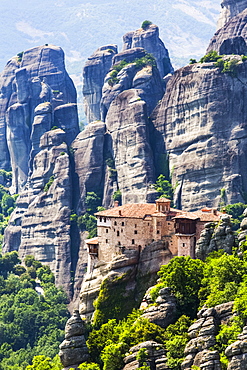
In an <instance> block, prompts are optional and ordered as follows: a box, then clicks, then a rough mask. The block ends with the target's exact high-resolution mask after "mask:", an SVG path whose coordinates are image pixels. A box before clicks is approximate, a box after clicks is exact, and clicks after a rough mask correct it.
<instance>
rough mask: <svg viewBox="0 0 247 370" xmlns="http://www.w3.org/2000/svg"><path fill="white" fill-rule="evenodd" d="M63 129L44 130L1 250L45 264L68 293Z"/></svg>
mask: <svg viewBox="0 0 247 370" xmlns="http://www.w3.org/2000/svg"><path fill="white" fill-rule="evenodd" d="M65 136H66V134H65V132H64V131H62V130H61V129H57V130H53V131H48V132H46V133H45V134H44V135H43V136H42V137H41V140H40V148H41V150H40V152H39V153H38V154H37V155H36V156H35V158H34V163H33V173H32V175H31V177H30V178H29V182H28V186H27V187H26V189H25V191H23V192H22V193H21V195H20V197H19V198H18V201H17V207H16V209H15V211H14V212H13V213H12V215H11V218H10V222H9V226H8V227H7V229H6V230H5V240H4V247H3V252H9V251H12V250H18V251H19V255H20V258H21V259H24V258H25V256H27V255H33V256H34V257H35V258H36V259H37V260H39V261H41V262H42V263H44V264H48V265H49V266H50V268H51V270H52V272H53V273H54V275H55V283H56V284H57V285H58V286H63V287H64V288H65V290H66V291H67V293H68V295H69V296H71V293H72V289H71V288H72V287H71V243H70V214H71V208H72V207H71V205H72V196H71V192H72V189H71V168H70V163H69V155H68V148H67V145H66V143H65V142H64V141H65Z"/></svg>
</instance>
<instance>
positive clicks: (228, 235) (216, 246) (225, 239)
mask: <svg viewBox="0 0 247 370" xmlns="http://www.w3.org/2000/svg"><path fill="white" fill-rule="evenodd" d="M234 246H235V236H234V234H233V231H232V225H231V217H230V216H229V215H223V216H221V221H220V223H219V225H217V226H216V225H215V224H212V223H208V224H206V225H205V229H204V230H203V231H202V233H201V236H200V239H199V240H198V241H197V245H196V258H200V259H202V260H205V258H206V257H207V256H208V254H209V253H211V252H214V251H218V250H220V249H223V250H224V251H225V252H226V253H228V254H231V253H232V248H233V247H234Z"/></svg>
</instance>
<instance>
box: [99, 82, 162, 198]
mask: <svg viewBox="0 0 247 370" xmlns="http://www.w3.org/2000/svg"><path fill="white" fill-rule="evenodd" d="M106 128H107V131H108V132H109V134H110V135H111V143H110V145H111V146H110V147H109V148H108V152H109V153H111V156H112V158H114V161H115V169H116V176H117V183H118V187H119V190H120V191H121V193H122V202H123V203H124V204H125V203H128V202H132V203H141V202H151V201H152V196H153V195H154V192H153V190H150V184H152V183H154V180H155V179H154V164H153V155H152V150H151V146H150V144H149V129H148V117H147V108H146V103H145V102H144V101H143V100H142V99H141V98H140V96H139V94H138V90H135V89H131V90H126V91H124V92H122V93H121V94H120V95H119V96H118V97H117V98H116V99H115V100H114V101H113V102H112V104H111V107H110V109H109V112H108V115H107V120H106Z"/></svg>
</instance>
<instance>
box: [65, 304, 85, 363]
mask: <svg viewBox="0 0 247 370" xmlns="http://www.w3.org/2000/svg"><path fill="white" fill-rule="evenodd" d="M84 334H85V326H84V323H83V321H82V319H81V317H80V315H79V311H77V310H75V311H74V312H73V315H72V316H71V318H70V319H69V320H68V321H67V323H66V326H65V340H64V341H63V342H62V343H61V344H60V346H59V348H60V351H59V356H60V360H61V362H62V364H63V366H64V370H66V369H70V368H77V366H78V365H80V364H81V363H82V362H86V361H87V360H88V359H89V354H88V349H87V346H86V340H85V337H84Z"/></svg>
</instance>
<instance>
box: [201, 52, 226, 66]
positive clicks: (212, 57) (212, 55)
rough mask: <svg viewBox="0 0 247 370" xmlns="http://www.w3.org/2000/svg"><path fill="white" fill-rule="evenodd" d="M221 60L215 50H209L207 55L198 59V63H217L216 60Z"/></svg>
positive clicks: (220, 56)
mask: <svg viewBox="0 0 247 370" xmlns="http://www.w3.org/2000/svg"><path fill="white" fill-rule="evenodd" d="M221 58H222V55H219V54H218V53H217V51H215V50H211V51H210V52H209V53H208V54H206V55H204V57H202V58H201V59H200V63H207V62H217V60H219V59H221Z"/></svg>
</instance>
